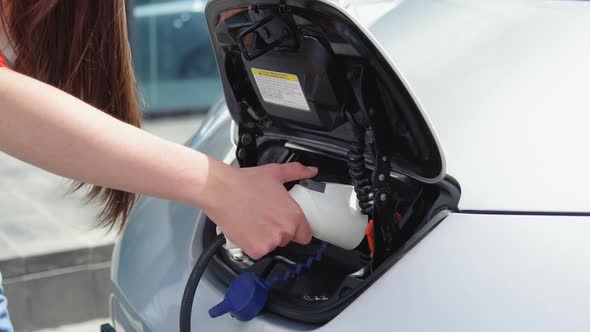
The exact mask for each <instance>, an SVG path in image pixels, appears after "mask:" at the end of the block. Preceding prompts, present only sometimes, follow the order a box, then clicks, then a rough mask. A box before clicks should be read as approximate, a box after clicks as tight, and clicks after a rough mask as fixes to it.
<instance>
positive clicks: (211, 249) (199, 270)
mask: <svg viewBox="0 0 590 332" xmlns="http://www.w3.org/2000/svg"><path fill="white" fill-rule="evenodd" d="M224 244H225V236H224V235H223V234H219V235H217V237H216V238H215V240H213V242H212V243H211V244H210V245H209V246H208V247H207V248H205V249H204V250H203V252H202V253H201V256H199V259H198V260H197V262H196V263H195V266H194V267H193V270H192V272H191V275H190V276H189V277H188V280H187V282H186V286H185V288H184V294H183V295H182V302H181V304H180V321H179V326H180V332H190V331H191V314H192V312H193V301H194V299H195V293H196V292H197V286H199V281H201V277H203V273H205V269H206V268H207V265H208V264H209V261H211V258H213V256H215V253H216V252H217V250H219V248H221V247H222V246H223V245H224Z"/></svg>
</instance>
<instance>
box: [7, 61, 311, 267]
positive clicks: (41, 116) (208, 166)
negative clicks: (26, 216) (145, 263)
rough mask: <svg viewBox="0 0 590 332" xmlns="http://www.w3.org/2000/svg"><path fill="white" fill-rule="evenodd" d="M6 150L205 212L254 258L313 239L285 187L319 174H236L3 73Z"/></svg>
mask: <svg viewBox="0 0 590 332" xmlns="http://www.w3.org/2000/svg"><path fill="white" fill-rule="evenodd" d="M0 150H2V151H5V152H6V153H8V154H10V155H12V156H14V157H16V158H19V159H21V160H23V161H26V162H29V163H31V164H33V165H36V166H38V167H41V168H43V169H45V170H48V171H50V172H53V173H56V174H59V175H62V176H65V177H68V178H72V179H75V180H78V181H81V182H85V183H90V184H95V185H99V186H103V187H107V188H113V189H119V190H123V191H128V192H135V193H140V194H146V195H150V196H155V197H160V198H165V199H170V200H175V201H180V202H185V203H187V204H191V205H193V206H196V207H200V208H202V209H204V210H205V211H206V212H207V213H208V214H209V216H210V217H211V218H212V219H213V220H214V221H215V222H216V223H217V224H218V225H219V226H220V227H221V228H222V229H223V230H224V233H226V235H227V236H228V237H229V238H230V239H231V240H232V241H233V242H234V243H236V244H237V245H239V246H241V247H242V248H244V250H245V251H246V252H247V253H249V254H250V255H252V256H253V257H254V258H258V257H260V256H262V255H264V254H266V253H267V252H268V251H270V250H272V249H273V248H274V247H276V246H278V245H285V244H286V243H288V242H289V241H290V240H292V239H293V240H295V241H297V242H301V243H306V242H309V240H310V239H311V235H310V231H309V225H308V224H307V222H306V221H305V217H304V216H303V213H302V212H301V209H300V208H299V206H297V204H296V203H295V202H294V201H293V200H292V199H291V198H290V196H289V194H288V193H287V191H286V190H285V189H284V187H283V186H282V183H283V182H286V181H292V180H296V179H302V178H307V177H313V176H315V174H316V172H317V170H316V169H313V168H307V167H303V166H301V165H299V164H287V165H268V166H263V167H255V168H246V169H237V168H232V167H230V166H227V165H225V164H223V163H221V162H219V161H217V160H214V159H212V158H210V157H208V156H206V155H204V154H202V153H200V152H197V151H194V150H192V149H190V148H187V147H185V146H182V145H178V144H175V143H172V142H169V141H166V140H163V139H160V138H158V137H156V136H153V135H151V134H149V133H146V132H144V131H142V130H141V129H138V128H135V127H133V126H130V125H127V124H125V123H123V122H121V121H118V120H116V119H115V118H113V117H111V116H109V115H107V114H105V113H103V112H101V111H99V110H97V109H95V108H93V107H92V106H90V105H88V104H86V103H84V102H82V101H80V100H78V99H76V98H74V97H72V96H70V95H68V94H66V93H64V92H62V91H60V90H58V89H55V88H53V87H51V86H49V85H46V84H44V83H41V82H39V81H36V80H34V79H32V78H29V77H26V76H23V75H20V74H18V73H15V72H13V71H11V70H8V69H5V68H0ZM227 207H230V208H227Z"/></svg>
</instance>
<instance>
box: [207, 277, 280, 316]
mask: <svg viewBox="0 0 590 332" xmlns="http://www.w3.org/2000/svg"><path fill="white" fill-rule="evenodd" d="M267 299H268V286H267V285H266V282H265V281H264V280H262V279H260V278H259V277H258V276H257V275H256V274H255V273H253V272H246V273H242V274H240V275H239V276H238V277H237V278H236V279H235V280H234V281H232V283H231V284H230V285H229V288H228V289H227V293H225V298H224V299H223V301H221V303H219V304H218V305H216V306H214V307H213V308H211V309H210V310H209V316H211V318H215V317H219V316H221V315H225V314H227V313H229V314H231V315H232V317H234V318H236V319H237V320H241V321H248V320H251V319H252V318H254V317H256V316H258V314H259V313H260V312H261V311H262V308H264V305H265V304H266V300H267Z"/></svg>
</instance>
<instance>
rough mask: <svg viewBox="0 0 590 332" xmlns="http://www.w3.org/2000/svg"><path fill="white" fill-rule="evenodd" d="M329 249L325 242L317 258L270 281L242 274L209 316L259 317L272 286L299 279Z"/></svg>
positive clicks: (242, 319)
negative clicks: (295, 278)
mask: <svg viewBox="0 0 590 332" xmlns="http://www.w3.org/2000/svg"><path fill="white" fill-rule="evenodd" d="M327 247H328V243H326V242H323V243H322V245H321V246H320V248H319V249H318V252H317V253H316V255H315V256H311V257H308V258H307V260H306V262H305V263H298V264H296V265H295V268H294V269H290V270H289V271H287V272H286V273H285V274H283V275H280V276H275V277H273V278H270V279H269V280H268V281H265V280H263V279H261V278H260V277H259V276H257V275H256V274H255V273H253V272H245V273H242V274H240V275H239V276H238V277H237V278H236V279H234V281H232V282H231V284H230V285H229V287H228V289H227V292H226V293H225V297H224V298H223V301H221V302H220V303H219V304H217V305H216V306H214V307H213V308H211V309H210V310H209V316H211V318H216V317H219V316H222V315H225V314H227V313H229V314H230V315H231V316H232V317H234V318H236V319H237V320H241V321H248V320H251V319H252V318H254V317H256V316H258V314H260V312H261V311H262V309H263V308H264V305H265V304H266V300H267V299H268V292H269V289H270V288H271V287H272V285H273V284H274V283H276V282H277V281H287V280H289V279H290V278H291V277H293V276H295V277H297V276H299V275H300V274H301V273H302V272H303V271H304V270H307V269H309V268H311V266H312V265H313V263H315V262H319V261H320V260H321V259H322V255H323V254H324V251H325V250H326V248H327Z"/></svg>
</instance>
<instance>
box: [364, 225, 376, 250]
mask: <svg viewBox="0 0 590 332" xmlns="http://www.w3.org/2000/svg"><path fill="white" fill-rule="evenodd" d="M365 235H366V236H367V242H368V243H369V249H370V250H371V258H373V254H374V253H375V227H374V226H373V220H369V224H368V225H367V228H365Z"/></svg>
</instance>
